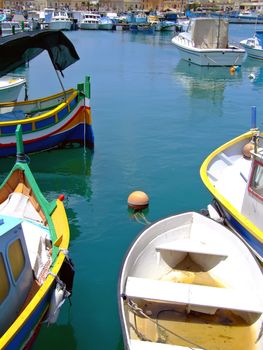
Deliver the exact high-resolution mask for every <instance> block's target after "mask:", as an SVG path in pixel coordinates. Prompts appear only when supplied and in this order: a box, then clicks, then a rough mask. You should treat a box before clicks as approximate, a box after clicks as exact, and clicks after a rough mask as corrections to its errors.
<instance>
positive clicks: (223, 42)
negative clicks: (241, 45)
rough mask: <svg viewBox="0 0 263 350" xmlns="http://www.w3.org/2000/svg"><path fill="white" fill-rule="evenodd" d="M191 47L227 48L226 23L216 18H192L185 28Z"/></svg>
mask: <svg viewBox="0 0 263 350" xmlns="http://www.w3.org/2000/svg"><path fill="white" fill-rule="evenodd" d="M187 33H189V35H190V37H191V40H192V42H193V45H194V47H195V48H200V49H217V48H221V49H222V48H227V47H228V21H226V20H223V19H217V18H194V19H191V20H190V22H189V26H188V28H187Z"/></svg>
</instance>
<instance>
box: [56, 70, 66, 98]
mask: <svg viewBox="0 0 263 350" xmlns="http://www.w3.org/2000/svg"><path fill="white" fill-rule="evenodd" d="M54 68H55V72H56V74H57V77H58V80H59V83H60V85H61V88H62V90H63V92H64V97H65V102H66V91H65V88H64V85H63V84H62V80H61V78H60V76H59V74H58V71H57V69H56V67H54ZM61 74H62V72H61Z"/></svg>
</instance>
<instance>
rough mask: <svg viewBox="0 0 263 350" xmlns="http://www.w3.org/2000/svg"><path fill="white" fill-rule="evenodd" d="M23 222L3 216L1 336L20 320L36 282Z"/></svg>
mask: <svg viewBox="0 0 263 350" xmlns="http://www.w3.org/2000/svg"><path fill="white" fill-rule="evenodd" d="M21 224H22V220H21V219H18V218H14V217H9V216H3V215H0V242H1V244H0V276H1V283H0V334H1V335H2V334H3V332H4V331H5V330H6V329H7V327H8V326H10V324H11V323H12V322H13V321H14V319H15V318H16V317H17V315H18V313H19V310H20V309H21V306H22V305H23V303H24V302H25V297H26V296H27V295H28V292H29V289H30V288H31V285H32V282H33V273H32V267H31V263H30V259H29V253H28V249H27V245H26V240H25V237H24V234H23V229H22V225H21Z"/></svg>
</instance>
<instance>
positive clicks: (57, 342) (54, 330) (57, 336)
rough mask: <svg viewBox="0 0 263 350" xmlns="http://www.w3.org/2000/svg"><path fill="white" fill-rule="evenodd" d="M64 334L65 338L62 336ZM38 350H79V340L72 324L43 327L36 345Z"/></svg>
mask: <svg viewBox="0 0 263 350" xmlns="http://www.w3.org/2000/svg"><path fill="white" fill-rule="evenodd" d="M62 334H63V336H61V335H62ZM35 347H36V348H38V349H71V350H74V349H77V339H76V337H75V335H74V328H73V327H72V325H71V324H67V325H57V324H53V325H51V326H47V325H43V326H42V329H41V332H40V333H39V336H38V338H37V342H36V343H35Z"/></svg>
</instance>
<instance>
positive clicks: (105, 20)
mask: <svg viewBox="0 0 263 350" xmlns="http://www.w3.org/2000/svg"><path fill="white" fill-rule="evenodd" d="M99 29H101V30H112V29H113V20H112V19H110V18H109V17H107V16H105V17H101V18H100V19H99Z"/></svg>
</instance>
